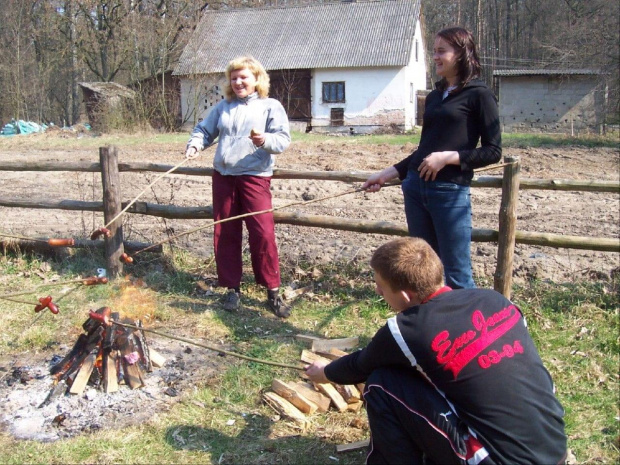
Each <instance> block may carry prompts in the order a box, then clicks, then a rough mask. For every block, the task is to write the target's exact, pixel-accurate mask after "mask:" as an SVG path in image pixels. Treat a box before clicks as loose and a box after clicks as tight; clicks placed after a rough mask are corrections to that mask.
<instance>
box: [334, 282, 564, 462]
mask: <svg viewBox="0 0 620 465" xmlns="http://www.w3.org/2000/svg"><path fill="white" fill-rule="evenodd" d="M448 289H449V288H448ZM382 366H392V367H402V369H403V370H412V369H415V370H418V371H419V372H421V373H422V374H423V376H424V377H426V379H428V380H429V381H430V382H431V383H432V384H433V385H434V386H435V388H436V389H437V390H438V391H439V392H441V393H443V395H445V398H446V399H447V400H448V401H449V402H450V403H451V404H452V406H453V408H454V411H455V413H456V414H457V415H458V416H459V417H460V418H461V419H462V420H463V421H464V422H465V423H466V424H467V426H469V427H470V428H471V429H472V430H473V431H475V433H476V436H477V438H478V440H479V441H480V442H481V443H482V444H483V445H484V446H485V448H486V450H487V451H488V452H489V454H490V455H491V457H492V458H493V460H494V462H495V463H500V464H526V463H528V464H544V465H547V464H548V465H552V464H557V463H559V462H560V460H561V459H562V457H563V456H564V453H565V452H566V436H565V434H564V422H563V416H564V411H563V409H562V406H561V405H560V403H559V402H558V400H557V399H556V397H555V395H554V387H553V382H552V380H551V376H550V374H549V372H548V371H547V370H546V368H545V367H544V365H543V362H542V360H541V358H540V356H539V354H538V351H537V350H536V346H535V345H534V342H533V341H532V339H531V337H530V335H529V333H528V331H527V328H526V325H525V320H524V319H523V316H522V314H521V311H520V310H519V308H517V307H516V306H515V305H514V304H513V303H512V302H510V301H509V300H508V299H506V298H505V297H504V296H503V295H501V294H500V293H498V292H495V291H493V290H490V289H459V290H454V291H449V292H443V293H440V294H438V295H435V296H434V297H431V299H430V300H429V301H428V302H426V303H423V304H421V305H416V306H413V307H411V308H409V309H407V310H405V311H403V312H401V313H398V314H397V315H396V316H394V317H392V318H390V319H389V320H388V322H387V324H386V325H385V326H383V327H382V328H381V329H379V331H377V333H376V334H375V336H374V337H373V338H372V340H371V341H370V343H369V344H368V345H367V346H366V347H365V348H364V349H362V350H359V351H357V352H353V353H351V354H349V355H346V356H344V357H341V358H339V359H337V360H335V361H333V362H331V363H330V364H329V365H327V366H326V367H325V376H326V377H327V378H328V379H329V380H330V381H333V382H335V383H339V384H355V383H359V382H362V381H365V380H366V378H367V377H368V376H369V375H370V373H372V372H373V371H374V370H375V369H376V368H378V367H382ZM395 447H397V445H396V444H395Z"/></svg>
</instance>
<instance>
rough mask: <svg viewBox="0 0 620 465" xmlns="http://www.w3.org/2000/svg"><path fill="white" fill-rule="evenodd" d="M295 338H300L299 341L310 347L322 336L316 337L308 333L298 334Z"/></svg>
mask: <svg viewBox="0 0 620 465" xmlns="http://www.w3.org/2000/svg"><path fill="white" fill-rule="evenodd" d="M295 339H296V340H298V341H299V342H303V343H305V344H308V347H311V346H312V343H313V342H314V341H316V340H317V339H321V338H320V337H316V336H310V335H308V334H296V335H295Z"/></svg>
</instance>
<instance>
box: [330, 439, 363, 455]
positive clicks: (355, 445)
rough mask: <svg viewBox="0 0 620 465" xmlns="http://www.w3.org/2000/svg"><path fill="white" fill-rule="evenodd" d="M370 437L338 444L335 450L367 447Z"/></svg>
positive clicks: (344, 450)
mask: <svg viewBox="0 0 620 465" xmlns="http://www.w3.org/2000/svg"><path fill="white" fill-rule="evenodd" d="M369 444H370V439H362V440H361V441H356V442H352V443H350V444H339V445H337V446H336V452H347V451H349V450H357V449H363V448H364V447H368V446H369Z"/></svg>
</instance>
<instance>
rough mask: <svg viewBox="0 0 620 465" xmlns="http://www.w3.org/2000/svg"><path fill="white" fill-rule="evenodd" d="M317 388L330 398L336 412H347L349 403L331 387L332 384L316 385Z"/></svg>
mask: <svg viewBox="0 0 620 465" xmlns="http://www.w3.org/2000/svg"><path fill="white" fill-rule="evenodd" d="M316 387H317V389H318V390H319V391H321V392H322V393H323V394H325V395H326V396H327V397H329V398H330V400H331V401H332V404H334V407H336V410H338V411H339V412H344V411H345V410H347V408H348V404H347V401H346V400H344V399H343V397H342V396H341V395H340V393H339V392H338V391H337V390H336V388H335V387H334V386H333V385H331V384H330V383H325V384H322V383H316Z"/></svg>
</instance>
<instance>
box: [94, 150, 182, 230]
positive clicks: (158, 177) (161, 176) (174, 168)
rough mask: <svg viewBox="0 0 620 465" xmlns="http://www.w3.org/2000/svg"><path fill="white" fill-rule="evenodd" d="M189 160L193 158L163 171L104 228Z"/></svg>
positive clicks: (106, 226) (107, 225)
mask: <svg viewBox="0 0 620 465" xmlns="http://www.w3.org/2000/svg"><path fill="white" fill-rule="evenodd" d="M189 160H191V158H184V159H183V160H181V161H180V162H179V163H177V164H176V165H174V166H173V167H172V168H170V169H169V170H168V171H166V172H165V173H162V174H160V175H159V176H157V177H156V178H155V179H154V180H153V181H152V182H151V183H150V184H149V185H148V186H146V187H145V188H144V189H143V190H142V192H140V193H139V194H138V195H136V197H135V198H134V199H133V200H132V201H131V202H129V203H128V204H127V206H126V207H125V208H123V209H122V210H121V211H120V212H119V213H118V214H117V215H116V216H115V217H114V218H112V219H111V220H110V221H108V223H107V224H106V225H105V226H104V228H108V227H109V226H110V225H111V224H112V223H114V222H115V221H116V220H117V219H119V218H120V217H121V216H122V215H123V214H124V213H125V212H126V211H127V210H129V207H131V206H132V205H133V204H134V203H136V202H137V201H138V199H139V198H140V197H142V194H144V193H145V192H146V191H147V190H148V189H150V188H151V187H152V186H153V184H155V183H156V182H157V181H159V180H160V179H161V178H163V177H164V176H166V175H168V174H170V173H172V172H173V171H174V170H176V169H177V168H179V167H180V166H181V165H183V164H184V163H187V162H188V161H189Z"/></svg>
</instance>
